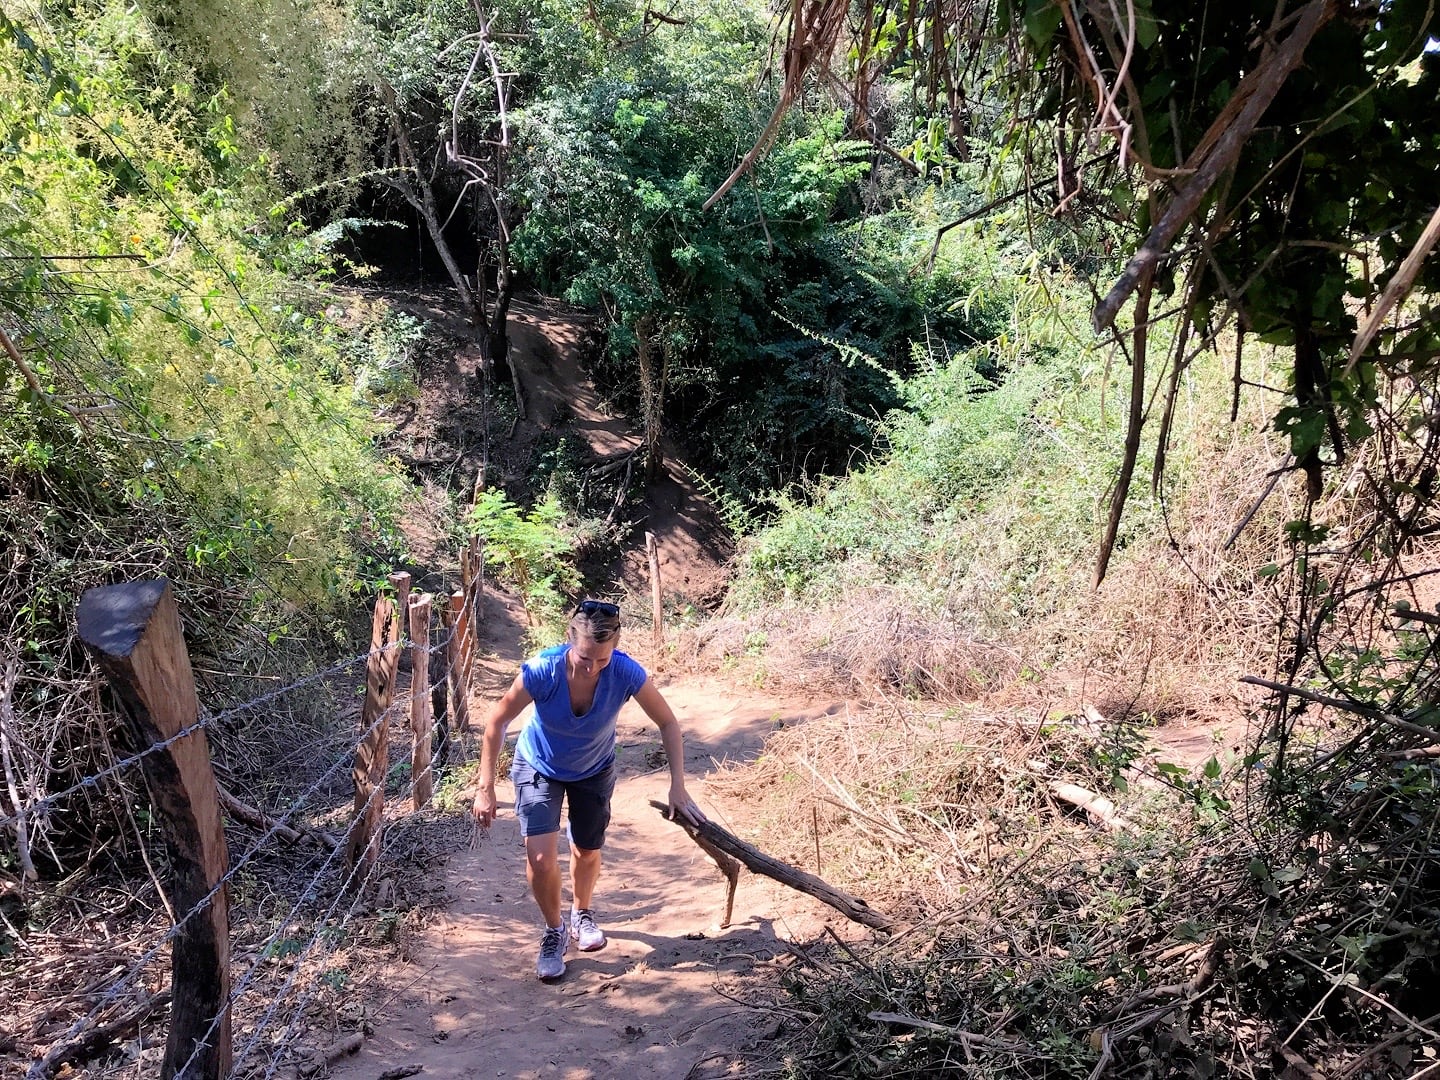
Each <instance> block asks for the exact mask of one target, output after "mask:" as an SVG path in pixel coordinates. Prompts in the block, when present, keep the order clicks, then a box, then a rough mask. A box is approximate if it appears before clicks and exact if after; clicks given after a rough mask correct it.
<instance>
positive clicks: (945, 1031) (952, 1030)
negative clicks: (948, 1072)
mask: <svg viewBox="0 0 1440 1080" xmlns="http://www.w3.org/2000/svg"><path fill="white" fill-rule="evenodd" d="M865 1016H866V1019H868V1020H875V1021H877V1022H879V1023H881V1024H899V1025H900V1026H902V1027H908V1028H915V1029H917V1030H919V1031H933V1032H934V1033H935V1034H937V1035H946V1036H948V1037H950V1038H952V1039H955V1040H956V1041H957V1042H959V1043H960V1044H961V1045H962V1046H964V1047H965V1048H966V1049H967V1050H968V1049H970V1048H972V1047H974V1048H977V1049H981V1050H1000V1051H1002V1052H1004V1053H1009V1054H1016V1053H1019V1052H1020V1051H1022V1050H1024V1049H1025V1047H1023V1046H1021V1045H1020V1044H1019V1043H1011V1042H1004V1041H1003V1040H1000V1039H992V1038H990V1036H988V1035H980V1034H977V1033H976V1032H973V1031H965V1030H964V1029H962V1028H957V1027H951V1026H950V1025H949V1024H937V1023H935V1022H934V1021H932V1020H921V1019H920V1018H919V1017H918V1016H909V1015H907V1014H905V1013H893V1012H872V1013H866V1014H865Z"/></svg>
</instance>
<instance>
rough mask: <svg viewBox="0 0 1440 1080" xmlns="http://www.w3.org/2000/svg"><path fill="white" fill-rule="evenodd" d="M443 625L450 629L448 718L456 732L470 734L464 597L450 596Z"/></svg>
mask: <svg viewBox="0 0 1440 1080" xmlns="http://www.w3.org/2000/svg"><path fill="white" fill-rule="evenodd" d="M445 622H446V625H447V626H449V627H450V645H449V657H450V716H451V718H452V719H453V720H454V721H455V730H456V731H469V730H470V659H471V656H472V652H471V644H470V606H469V605H468V604H466V602H465V593H464V592H461V591H457V592H453V593H451V594H450V606H449V609H448V612H447V614H446V619H445Z"/></svg>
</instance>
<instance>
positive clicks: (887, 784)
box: [707, 703, 1120, 918]
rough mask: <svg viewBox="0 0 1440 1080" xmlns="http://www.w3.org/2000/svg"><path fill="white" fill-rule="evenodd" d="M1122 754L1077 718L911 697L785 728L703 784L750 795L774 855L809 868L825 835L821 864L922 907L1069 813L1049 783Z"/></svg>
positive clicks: (967, 890)
mask: <svg viewBox="0 0 1440 1080" xmlns="http://www.w3.org/2000/svg"><path fill="white" fill-rule="evenodd" d="M1081 723H1082V724H1083V721H1082V722H1081ZM1119 761H1120V757H1119V755H1118V751H1117V750H1116V748H1114V747H1113V746H1111V745H1109V744H1108V743H1107V742H1106V740H1105V739H1104V738H1103V737H1102V736H1101V735H1100V734H1099V733H1098V732H1096V731H1094V729H1091V728H1088V727H1085V726H1077V725H1076V724H1075V723H1072V722H1071V720H1070V719H1063V720H1059V721H1055V720H1051V719H1050V718H1048V717H1046V716H1044V715H1039V716H1036V715H1028V716H1027V715H1023V714H1019V713H1015V714H1011V715H1003V716H996V715H993V714H988V713H983V712H980V711H978V710H975V709H971V708H954V709H936V710H934V711H931V712H922V711H919V710H917V709H916V708H915V707H914V706H912V705H911V704H909V703H904V704H896V705H895V706H893V707H891V708H886V707H883V706H875V707H871V708H868V709H865V710H864V711H860V712H856V711H852V710H850V709H845V710H843V711H841V712H840V713H837V714H835V715H830V716H822V717H819V718H817V719H814V720H811V721H808V722H806V723H805V724H803V725H798V726H795V727H787V728H784V729H782V730H780V731H779V732H777V733H775V734H774V735H772V736H771V737H770V738H769V739H768V740H767V742H766V746H765V751H764V753H763V754H761V755H760V757H759V758H758V759H756V760H755V761H753V762H748V763H744V764H739V765H735V764H732V765H729V766H727V767H726V768H723V769H722V770H721V771H720V772H718V773H717V774H714V775H712V776H711V777H710V778H708V779H707V785H708V786H709V787H711V788H712V789H713V790H715V791H716V792H717V794H720V795H722V796H724V797H728V798H731V799H734V800H735V801H737V802H750V803H752V805H753V808H754V809H755V810H756V811H757V812H758V814H759V816H760V819H761V820H760V828H761V829H762V830H763V832H764V835H765V836H766V843H767V844H770V845H773V848H774V853H775V854H776V855H778V856H779V857H781V858H784V859H786V860H788V861H791V862H794V863H795V864H796V865H799V866H802V867H806V868H811V869H813V868H814V866H815V861H816V846H817V842H818V846H819V849H820V855H819V857H820V861H821V864H822V865H821V866H820V870H821V872H822V873H823V874H824V876H826V877H827V878H830V879H833V880H834V881H835V882H836V883H837V884H842V885H845V883H849V884H850V885H854V886H856V887H857V888H859V889H860V890H861V891H862V892H864V893H865V894H866V895H867V899H869V898H873V899H874V900H875V902H876V903H879V904H881V905H882V906H886V905H888V906H890V907H891V908H893V909H895V910H894V911H892V913H893V914H898V915H901V916H902V917H904V918H926V917H929V916H932V915H934V914H935V913H937V912H942V911H944V910H946V909H947V908H948V906H949V905H951V904H953V903H955V902H957V901H959V900H960V899H961V898H963V897H966V896H968V895H970V894H971V893H972V892H973V890H974V889H975V888H976V884H977V882H980V881H983V880H984V879H985V878H986V876H987V875H989V874H990V873H991V872H992V871H993V870H994V869H995V868H996V867H998V866H1003V865H1004V864H1005V863H1006V862H1008V861H1009V860H1011V859H1012V858H1013V857H1014V856H1015V854H1016V852H1018V851H1021V850H1023V849H1025V848H1027V847H1028V846H1029V845H1030V844H1032V843H1033V842H1034V839H1035V837H1036V835H1037V834H1039V833H1041V832H1043V831H1045V830H1046V829H1047V828H1049V827H1051V826H1055V825H1057V824H1060V823H1063V822H1066V821H1068V820H1069V819H1070V817H1071V816H1072V811H1073V809H1074V808H1073V807H1072V806H1070V805H1069V804H1067V803H1064V802H1063V801H1061V800H1057V799H1056V798H1055V797H1054V796H1053V794H1052V792H1051V785H1052V784H1053V783H1057V782H1061V781H1066V782H1070V783H1075V784H1080V785H1084V786H1087V787H1089V788H1094V789H1098V788H1100V787H1101V786H1102V785H1105V786H1108V783H1109V779H1110V770H1112V769H1114V768H1116V767H1118V765H1117V763H1118V762H1119ZM1064 827H1068V826H1064ZM1079 827H1080V828H1081V829H1082V831H1084V830H1085V828H1086V827H1085V826H1084V825H1083V824H1082V825H1080V826H1079ZM846 887H848V886H846Z"/></svg>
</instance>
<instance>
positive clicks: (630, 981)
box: [330, 298, 843, 1080]
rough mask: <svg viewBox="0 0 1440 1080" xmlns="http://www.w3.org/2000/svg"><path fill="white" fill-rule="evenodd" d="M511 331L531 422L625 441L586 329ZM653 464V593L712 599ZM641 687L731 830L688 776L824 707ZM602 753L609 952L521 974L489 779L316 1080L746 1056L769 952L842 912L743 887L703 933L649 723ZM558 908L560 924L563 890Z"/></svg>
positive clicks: (531, 956)
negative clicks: (393, 960)
mask: <svg viewBox="0 0 1440 1080" xmlns="http://www.w3.org/2000/svg"><path fill="white" fill-rule="evenodd" d="M418 299H419V298H412V300H411V303H412V306H415V307H416V308H417V310H422V311H425V312H426V313H427V314H429V315H432V316H433V317H440V315H442V314H443V312H442V311H441V309H439V308H436V309H435V311H434V312H431V311H430V310H429V309H428V308H427V306H426V305H425V304H420V303H418ZM432 306H433V305H432ZM510 330H511V339H512V353H511V360H512V362H513V363H515V365H516V367H517V370H518V371H519V373H520V377H521V380H522V382H523V384H524V388H525V396H526V399H527V402H528V403H529V424H530V425H533V426H534V427H535V428H538V429H540V430H546V429H551V428H553V427H555V426H558V425H562V424H563V425H566V426H568V427H569V428H570V429H571V430H572V431H574V432H576V433H577V434H579V435H580V436H581V437H582V438H583V439H584V440H585V441H586V443H587V444H588V445H589V447H590V449H591V451H592V453H593V454H594V456H595V458H596V459H598V460H602V461H603V460H609V459H612V458H615V457H617V456H620V455H623V454H624V453H626V452H628V451H629V450H631V449H633V448H634V447H635V446H636V445H637V443H638V441H639V439H638V435H637V434H636V433H635V432H634V431H633V430H632V429H631V428H630V427H629V425H628V423H627V422H626V421H624V420H623V419H620V418H616V417H612V416H610V415H608V413H607V412H606V410H605V408H604V405H603V403H602V402H601V401H600V398H599V395H598V394H597V393H596V392H595V389H594V387H593V386H592V385H591V384H590V382H589V380H588V379H587V378H586V376H585V374H584V372H583V371H582V370H581V368H580V365H579V363H578V360H577V356H578V354H579V352H580V346H581V344H582V341H583V338H584V334H585V325H584V322H583V321H582V319H581V318H580V317H579V316H577V315H576V314H574V313H571V312H568V311H567V310H565V309H564V308H563V307H562V306H560V305H556V304H553V303H538V302H537V303H530V302H523V301H517V302H516V303H515V306H514V316H513V321H512V323H511V328H510ZM474 365H475V356H474V355H473V354H472V353H470V352H465V351H462V352H459V353H457V354H456V356H455V357H454V358H453V362H451V363H447V364H446V365H444V366H443V367H442V368H441V369H440V370H438V371H437V372H434V373H432V376H431V380H430V382H429V384H428V389H427V388H426V387H422V391H423V392H424V393H425V398H424V401H425V407H424V409H422V410H421V411H420V412H419V413H417V416H420V415H422V414H423V418H424V422H423V423H419V424H417V425H416V426H417V428H420V429H426V430H428V428H427V425H430V424H434V425H436V426H443V425H444V424H446V423H450V424H452V425H453V424H454V422H455V421H454V417H455V415H456V414H457V412H458V411H459V410H461V409H463V408H464V407H466V397H465V387H466V386H468V385H469V383H470V382H471V381H472V380H473V374H474ZM522 434H523V432H522ZM459 441H460V442H461V443H462V444H463V442H464V440H463V438H462V439H460V440H459ZM667 452H668V453H669V454H671V456H670V457H669V460H667V462H666V470H665V473H664V475H663V476H662V477H660V478H659V479H658V481H657V483H656V484H654V485H652V487H651V489H650V490H649V492H648V493H647V499H646V504H645V505H644V506H643V507H641V508H640V510H641V512H642V513H643V515H644V517H643V526H642V528H643V529H645V530H649V531H652V532H654V533H655V534H656V535H657V537H658V539H659V546H660V552H661V568H662V576H663V578H664V580H665V581H666V593H667V598H668V599H669V600H670V601H671V602H672V603H673V602H676V601H679V600H687V601H696V602H700V601H703V600H704V599H705V598H709V597H714V596H715V595H716V594H717V593H718V591H719V590H721V589H723V587H724V582H725V576H726V569H725V561H726V559H727V558H728V556H729V554H730V551H731V549H730V547H729V541H728V538H727V537H726V536H725V535H724V530H723V528H722V527H721V526H720V524H719V522H718V519H717V516H716V514H715V512H714V510H713V508H711V507H710V506H709V505H708V504H707V503H706V502H705V500H704V499H703V498H702V497H701V495H700V494H699V493H698V492H697V490H696V488H695V485H694V483H693V482H692V481H691V480H690V479H689V477H688V476H687V474H686V473H685V471H684V470H683V468H681V467H680V466H679V465H678V463H677V462H676V459H675V458H674V456H673V451H667ZM425 453H430V451H428V450H426V451H425ZM502 479H504V480H506V481H509V480H519V479H520V477H518V476H505V477H502ZM638 532H640V530H638V529H637V533H638ZM421 539H423V537H422V538H421ZM637 547H638V550H636V549H637ZM615 578H616V587H615V589H614V590H613V592H614V593H618V594H628V595H629V596H630V597H632V598H633V597H635V596H637V595H639V594H642V593H643V594H644V595H645V597H646V599H645V602H644V604H643V605H640V604H638V603H636V604H635V605H633V606H636V607H637V608H638V609H639V610H642V611H645V610H648V606H649V604H648V587H647V586H646V584H645V582H646V570H645V565H644V555H643V546H640V545H634V544H632V545H631V550H630V551H629V552H628V553H627V554H626V556H625V557H624V558H623V559H622V560H621V563H620V564H619V565H617V566H616V567H615ZM609 594H610V593H609V592H607V595H609ZM484 606H485V610H484V615H483V617H482V619H481V627H482V634H483V637H482V640H481V642H480V655H479V657H478V661H477V672H476V687H477V691H476V692H477V700H476V701H475V702H474V703H473V706H472V715H477V716H479V715H483V710H484V709H485V708H486V707H487V706H488V704H489V702H490V701H492V700H493V698H494V696H495V695H497V694H498V693H499V692H500V691H501V690H502V689H503V688H504V686H506V685H507V684H508V683H509V681H510V680H511V679H512V678H513V677H514V673H515V671H516V670H517V667H518V664H519V662H520V660H521V658H522V657H521V646H520V642H521V640H522V638H523V636H524V628H525V621H524V615H523V611H522V610H521V609H520V608H519V605H518V604H517V603H515V602H514V601H513V600H510V599H508V598H507V597H506V596H505V595H504V594H503V593H499V592H490V593H488V594H487V596H486V597H485V602H484ZM627 606H632V605H630V604H629V603H628V602H627ZM637 623H641V620H635V621H634V623H632V628H631V629H630V630H629V631H628V635H629V636H631V637H632V638H633V639H634V640H630V641H627V642H622V648H627V651H630V652H632V655H635V657H636V659H638V660H640V661H641V662H642V663H645V664H646V665H647V667H651V670H654V668H653V667H652V666H651V664H650V663H649V660H650V658H649V657H648V656H646V655H645V652H646V649H645V648H644V646H645V645H646V644H648V641H649V627H648V625H636V624H637ZM656 682H657V684H658V685H659V686H660V687H661V689H662V691H663V692H664V694H665V696H666V698H667V700H669V702H670V704H671V705H672V706H673V707H674V708H675V711H676V713H677V714H678V715H679V717H680V720H681V724H682V727H683V729H684V732H685V749H686V770H687V774H688V775H689V776H690V777H691V781H690V782H691V790H692V794H694V795H695V796H696V798H697V801H699V802H700V804H701V806H702V807H704V808H705V810H706V812H707V813H708V814H710V815H711V816H712V817H714V818H715V819H716V820H718V821H720V822H722V823H725V824H726V825H728V826H729V827H730V828H731V829H732V830H734V831H736V832H737V833H740V834H742V835H744V834H745V832H747V831H749V830H748V829H747V827H746V824H745V823H743V822H736V821H733V820H731V819H730V815H729V813H727V810H733V808H727V807H726V806H724V805H720V804H717V803H716V802H715V801H713V800H712V799H710V798H709V797H708V796H707V791H706V785H705V782H704V777H705V776H706V774H708V773H711V772H713V771H714V770H715V769H716V767H717V764H718V763H720V762H724V761H727V760H736V759H743V758H747V757H750V756H753V755H754V754H755V753H756V752H757V751H758V749H759V747H760V745H761V743H762V740H763V738H764V736H765V735H766V734H767V733H768V732H770V731H772V730H773V729H774V728H775V726H776V725H777V723H780V722H784V723H794V722H798V721H802V720H805V719H807V718H809V717H811V716H814V715H817V714H818V713H821V712H824V711H828V710H829V709H830V708H835V707H839V706H830V705H828V704H822V705H820V706H797V705H796V704H794V703H789V704H786V703H782V702H780V701H777V700H775V699H773V698H770V697H766V696H764V695H761V694H757V693H754V692H752V691H748V690H746V689H744V688H737V687H735V686H731V685H727V684H725V683H723V682H720V681H717V680H714V679H709V678H686V679H683V680H680V679H676V680H669V679H666V678H665V677H664V676H657V677H656ZM518 728H519V725H518V724H517V725H514V726H513V727H512V737H513V735H514V734H515V733H516V732H518ZM472 749H473V748H472ZM617 760H618V763H619V768H620V779H619V783H618V784H617V786H616V791H615V798H614V804H613V805H614V816H613V821H612V824H611V827H610V832H609V835H608V838H607V844H606V849H605V869H604V872H603V873H602V876H601V880H600V885H599V887H598V889H597V891H596V900H595V908H596V914H597V917H598V918H599V920H600V922H601V925H602V926H603V927H604V928H605V931H606V933H607V934H608V935H609V939H610V940H609V943H608V945H607V946H606V948H604V949H603V950H600V951H598V952H595V953H584V954H582V953H578V952H575V951H573V950H572V952H571V954H570V956H569V958H568V963H569V968H568V970H567V972H566V974H565V977H564V978H563V979H562V980H560V981H558V982H556V983H551V984H547V983H541V982H540V981H539V980H538V979H537V978H536V977H535V958H536V953H537V951H538V948H539V940H540V929H541V920H540V916H539V913H538V911H537V909H536V907H535V904H534V901H533V900H532V899H531V897H530V893H529V889H528V886H527V885H526V882H525V861H524V849H523V846H522V844H521V839H520V832H519V826H518V824H517V822H516V820H515V817H514V813H513V792H512V791H511V790H510V785H509V782H508V779H507V778H506V777H504V776H503V775H502V776H501V777H500V778H499V792H498V794H499V798H500V807H501V817H500V820H499V821H497V822H496V824H495V825H494V826H493V827H492V828H491V829H490V831H489V833H488V834H486V835H484V836H483V837H481V838H480V839H479V842H478V843H476V844H474V845H473V846H471V847H468V848H467V847H466V846H465V845H464V844H463V842H461V843H459V844H457V850H455V851H454V852H453V853H451V857H450V860H449V863H448V865H447V868H446V871H445V873H446V877H447V880H446V895H447V896H449V897H450V903H449V905H448V906H447V908H446V910H445V911H444V912H443V914H440V915H438V916H436V917H434V918H433V919H431V921H430V922H429V924H428V925H427V926H426V927H425V929H424V930H423V932H421V934H420V936H419V939H418V940H416V941H414V942H411V943H410V945H411V946H412V947H411V948H409V949H408V950H407V953H408V955H407V959H406V960H405V961H404V962H400V963H397V964H396V965H395V966H394V968H393V970H391V971H389V972H387V973H386V978H385V979H384V983H385V986H386V989H385V990H384V991H383V992H381V993H380V994H378V995H377V1000H374V1001H372V1002H371V1003H370V1005H369V1008H370V1010H371V1012H370V1019H371V1024H372V1026H373V1029H374V1030H373V1034H372V1035H371V1037H369V1038H367V1039H366V1041H365V1044H364V1046H363V1048H362V1049H361V1050H360V1052H359V1053H358V1054H356V1055H355V1056H354V1057H351V1058H347V1059H343V1060H342V1061H340V1062H338V1063H336V1064H335V1065H334V1066H333V1067H332V1069H331V1072H330V1075H332V1076H336V1077H344V1078H355V1080H360V1078H364V1080H375V1078H376V1077H379V1076H380V1075H381V1074H383V1073H385V1072H386V1071H387V1070H390V1069H394V1068H398V1067H401V1066H407V1065H412V1064H413V1065H420V1066H422V1068H423V1071H422V1072H421V1073H420V1074H419V1075H420V1076H422V1077H427V1078H441V1080H444V1078H462V1077H464V1078H470V1077H522V1078H524V1077H551V1076H554V1077H564V1078H566V1080H583V1078H592V1077H593V1078H597V1080H608V1078H611V1077H624V1078H625V1080H644V1078H657V1080H662V1078H663V1080H671V1078H675V1080H679V1078H681V1077H687V1078H695V1080H698V1078H702V1077H719V1076H730V1075H735V1073H736V1071H738V1070H739V1069H741V1068H743V1067H744V1063H745V1062H746V1061H747V1060H750V1059H752V1058H754V1057H756V1056H762V1055H764V1053H765V1044H766V1042H767V1036H768V1035H769V1034H770V1033H772V1032H773V1031H774V1028H775V1019H774V1017H773V1014H772V1013H770V1012H769V1011H767V1010H765V1009H764V1008H757V1007H756V1006H757V1005H763V1003H764V1002H766V1001H768V1000H770V999H771V997H772V995H773V993H774V986H775V976H776V973H777V970H778V967H779V966H780V965H783V964H786V963H788V962H789V961H790V960H791V959H793V954H792V953H791V951H790V949H789V946H788V942H791V941H795V942H805V941H809V940H813V939H814V938H815V937H816V936H817V935H818V934H819V933H820V932H821V930H822V928H823V925H824V924H825V923H826V922H843V919H841V918H840V916H838V915H837V914H836V913H835V912H833V911H832V910H831V909H829V908H826V907H824V906H823V905H821V904H819V903H818V902H817V901H813V900H811V899H810V898H809V897H806V896H802V895H801V894H798V893H795V892H792V891H790V890H788V889H785V888H784V887H783V886H780V885H778V884H775V883H774V882H771V881H769V880H768V879H765V878H756V877H753V876H751V875H748V874H745V875H742V878H741V881H740V886H739V889H738V891H737V894H736V899H735V910H734V917H733V923H732V925H730V926H728V927H725V928H721V927H720V926H719V925H718V921H719V919H720V918H721V916H722V914H723V911H724V900H725V882H724V879H723V877H721V875H720V874H719V872H718V871H717V870H716V869H715V867H714V865H713V864H712V863H711V862H710V861H709V859H708V858H707V857H706V856H705V855H704V854H702V853H701V852H700V850H699V849H698V848H697V847H696V846H695V845H694V844H693V843H692V842H691V841H690V840H689V839H688V838H687V837H686V836H685V834H684V833H683V832H682V831H681V830H680V829H679V828H677V827H676V826H675V825H672V824H670V823H669V822H667V821H665V820H664V819H663V818H662V817H661V816H660V815H659V814H658V813H657V812H656V811H655V810H654V809H652V808H651V807H650V806H649V800H650V799H657V800H661V801H663V800H664V799H665V798H666V795H667V791H668V773H667V772H666V770H665V768H664V765H663V757H662V756H661V754H660V740H659V738H658V736H657V733H656V730H655V728H654V726H653V725H652V724H651V723H650V722H649V720H648V719H646V717H645V716H644V714H643V713H641V712H640V711H639V709H638V708H637V707H636V706H635V705H634V704H633V703H632V704H630V705H628V706H626V708H625V710H624V711H623V712H622V713H621V716H620V722H619V731H618V747H617ZM561 850H562V854H563V853H564V852H565V842H564V841H563V840H562V841H561ZM565 904H566V910H567V912H568V908H569V892H568V881H567V890H566V900H565Z"/></svg>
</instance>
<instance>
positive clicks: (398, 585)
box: [390, 570, 410, 637]
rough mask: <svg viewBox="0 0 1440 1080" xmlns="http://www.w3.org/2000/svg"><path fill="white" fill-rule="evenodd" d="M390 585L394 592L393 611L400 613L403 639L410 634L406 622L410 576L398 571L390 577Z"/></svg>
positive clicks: (408, 606)
mask: <svg viewBox="0 0 1440 1080" xmlns="http://www.w3.org/2000/svg"><path fill="white" fill-rule="evenodd" d="M390 585H391V586H392V587H393V588H394V590H395V610H396V611H398V612H399V613H400V636H401V637H404V636H405V635H406V634H408V633H409V632H410V624H409V622H407V621H406V620H407V619H408V618H409V615H408V614H407V613H408V612H409V610H410V575H409V574H407V573H406V572H405V571H404V570H398V571H396V572H395V573H393V574H391V575H390Z"/></svg>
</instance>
